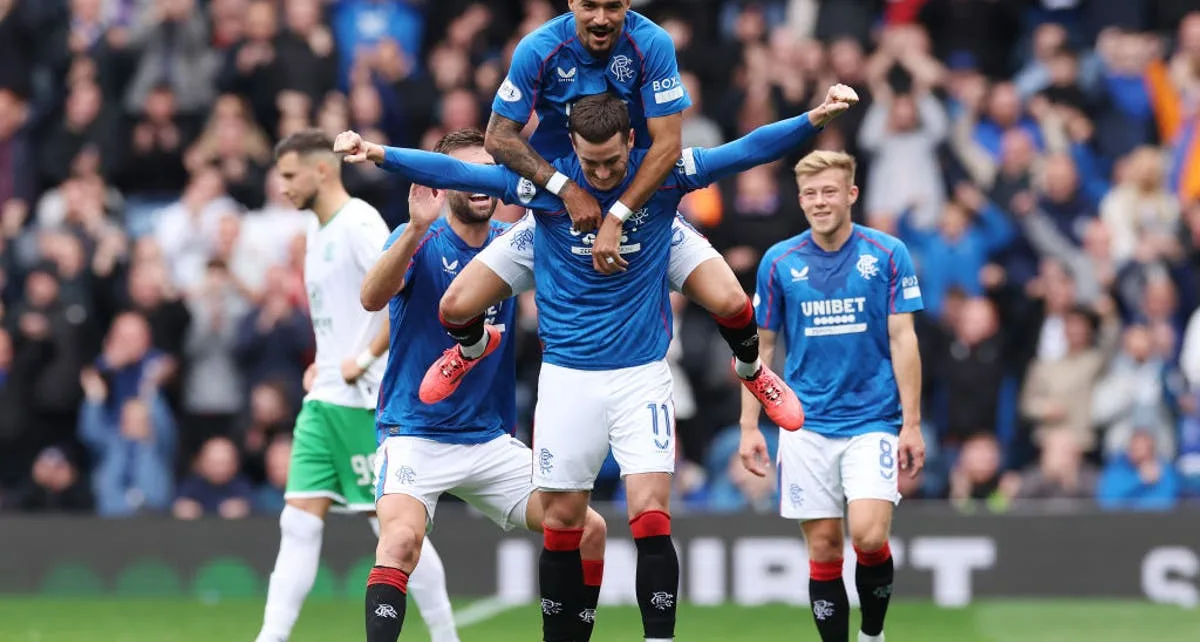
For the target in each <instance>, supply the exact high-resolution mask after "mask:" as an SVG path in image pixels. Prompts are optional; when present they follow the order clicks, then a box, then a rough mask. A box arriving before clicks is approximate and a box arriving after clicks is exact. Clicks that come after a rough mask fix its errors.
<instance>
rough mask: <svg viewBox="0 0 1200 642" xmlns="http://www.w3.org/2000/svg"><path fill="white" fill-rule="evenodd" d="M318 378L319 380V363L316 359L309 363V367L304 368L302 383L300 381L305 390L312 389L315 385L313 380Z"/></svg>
mask: <svg viewBox="0 0 1200 642" xmlns="http://www.w3.org/2000/svg"><path fill="white" fill-rule="evenodd" d="M316 380H317V363H316V362H315V361H314V362H313V363H310V364H308V367H307V368H305V369H304V378H303V379H301V383H300V385H302V386H304V392H309V391H311V390H312V387H313V382H314V381H316Z"/></svg>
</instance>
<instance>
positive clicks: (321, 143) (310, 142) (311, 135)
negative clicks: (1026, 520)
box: [275, 128, 333, 160]
mask: <svg viewBox="0 0 1200 642" xmlns="http://www.w3.org/2000/svg"><path fill="white" fill-rule="evenodd" d="M289 152H296V153H297V154H299V155H301V156H307V155H309V154H313V153H317V152H324V153H327V154H332V153H333V140H332V139H331V138H329V136H328V135H327V134H326V133H325V132H323V131H321V130H319V129H315V128H310V129H302V130H300V131H298V132H294V133H292V135H290V136H288V137H287V138H285V139H283V140H281V141H279V144H277V145H275V159H276V160H279V158H280V157H281V156H283V155H284V154H287V153H289Z"/></svg>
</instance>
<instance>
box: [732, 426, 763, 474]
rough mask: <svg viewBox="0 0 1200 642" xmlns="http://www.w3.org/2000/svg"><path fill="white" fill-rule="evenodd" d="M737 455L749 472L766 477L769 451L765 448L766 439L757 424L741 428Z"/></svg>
mask: <svg viewBox="0 0 1200 642" xmlns="http://www.w3.org/2000/svg"><path fill="white" fill-rule="evenodd" d="M738 456H739V457H741V459H742V466H743V467H745V469H746V470H748V471H750V472H751V473H753V474H755V475H757V476H759V477H766V476H767V472H768V471H769V470H770V468H771V453H770V452H769V451H768V450H767V439H766V437H763V434H762V431H761V430H759V429H758V426H754V427H753V429H751V430H747V429H746V427H743V428H742V441H741V443H740V444H738Z"/></svg>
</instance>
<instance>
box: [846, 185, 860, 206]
mask: <svg viewBox="0 0 1200 642" xmlns="http://www.w3.org/2000/svg"><path fill="white" fill-rule="evenodd" d="M847 193H848V194H849V195H850V204H851V205H854V204H855V203H857V202H858V185H851V186H850V190H849V191H848V192H847Z"/></svg>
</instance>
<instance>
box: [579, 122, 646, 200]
mask: <svg viewBox="0 0 1200 642" xmlns="http://www.w3.org/2000/svg"><path fill="white" fill-rule="evenodd" d="M571 144H572V145H574V146H575V155H576V156H578V157H579V166H580V168H582V169H583V176H584V178H586V179H587V182H588V184H589V185H591V186H592V187H594V188H596V189H598V190H600V191H602V192H606V191H608V190H610V189H613V188H615V187H616V186H618V185H620V184H621V181H623V180H625V172H626V171H627V170H628V168H629V150H630V149H632V148H633V135H632V134H630V135H629V136H622V135H620V134H616V135H614V136H613V137H612V138H609V139H608V140H606V141H604V142H603V143H593V142H590V141H588V140H586V139H584V138H583V137H582V136H575V135H573V134H572V135H571Z"/></svg>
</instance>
